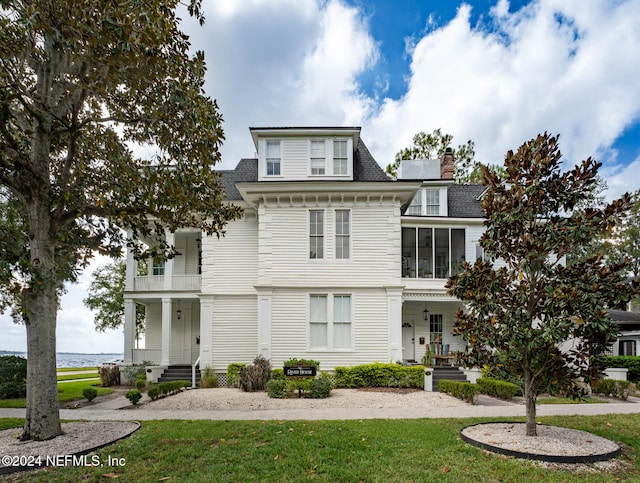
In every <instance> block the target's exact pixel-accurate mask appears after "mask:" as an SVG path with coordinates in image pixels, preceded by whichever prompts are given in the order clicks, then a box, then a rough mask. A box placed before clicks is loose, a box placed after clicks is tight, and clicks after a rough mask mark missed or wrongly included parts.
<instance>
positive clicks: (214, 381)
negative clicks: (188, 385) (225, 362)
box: [200, 367, 218, 389]
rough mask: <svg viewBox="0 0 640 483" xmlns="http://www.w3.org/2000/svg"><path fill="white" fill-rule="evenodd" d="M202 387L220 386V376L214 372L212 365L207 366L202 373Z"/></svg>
mask: <svg viewBox="0 0 640 483" xmlns="http://www.w3.org/2000/svg"><path fill="white" fill-rule="evenodd" d="M200 387H202V388H205V389H207V388H211V387H218V376H216V375H215V374H214V372H213V369H211V368H210V367H205V369H204V371H203V372H202V375H201V376H200Z"/></svg>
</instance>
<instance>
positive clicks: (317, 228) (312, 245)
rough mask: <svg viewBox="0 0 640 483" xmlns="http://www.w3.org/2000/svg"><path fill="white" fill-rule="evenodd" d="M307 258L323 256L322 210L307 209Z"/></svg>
mask: <svg viewBox="0 0 640 483" xmlns="http://www.w3.org/2000/svg"><path fill="white" fill-rule="evenodd" d="M309 258H317V259H319V258H324V210H310V211H309Z"/></svg>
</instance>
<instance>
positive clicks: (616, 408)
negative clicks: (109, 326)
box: [0, 396, 640, 421]
mask: <svg viewBox="0 0 640 483" xmlns="http://www.w3.org/2000/svg"><path fill="white" fill-rule="evenodd" d="M145 397H146V396H145ZM142 401H144V399H143V400H142ZM125 408H126V409H125ZM638 413H640V399H638V398H629V401H628V402H620V403H608V404H543V405H540V406H538V410H537V415H538V416H573V415H584V416H595V415H601V414H638ZM24 416H25V409H24V408H15V409H14V408H6V409H0V418H9V417H11V418H24ZM524 416H525V407H524V405H522V404H514V403H510V402H505V401H500V400H497V399H493V398H490V397H487V396H481V397H480V399H479V401H478V404H477V405H471V404H469V405H467V406H455V407H453V406H452V407H415V408H366V410H363V409H360V408H356V409H336V408H331V409H293V410H292V409H287V410H230V411H217V410H216V411H214V410H179V409H171V410H167V409H162V410H159V409H147V408H146V407H145V406H144V405H142V406H136V407H134V406H131V405H130V403H129V401H128V400H126V399H125V398H124V397H123V398H116V399H112V400H110V401H105V402H103V403H98V404H94V405H90V406H85V407H82V408H78V409H61V410H60V417H61V418H62V419H65V420H87V421H148V420H155V419H180V420H203V419H210V420H282V421H284V420H332V419H333V420H346V419H419V418H475V417H484V418H498V417H524Z"/></svg>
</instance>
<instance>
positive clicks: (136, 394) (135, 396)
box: [125, 389, 142, 406]
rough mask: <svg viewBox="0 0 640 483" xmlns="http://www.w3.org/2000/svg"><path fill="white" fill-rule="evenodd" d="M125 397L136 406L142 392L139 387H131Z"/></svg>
mask: <svg viewBox="0 0 640 483" xmlns="http://www.w3.org/2000/svg"><path fill="white" fill-rule="evenodd" d="M125 397H126V398H127V399H128V400H129V401H131V404H133V405H134V406H135V405H136V404H138V401H140V398H141V397H142V394H140V391H138V390H137V389H131V390H130V391H127V393H126V394H125Z"/></svg>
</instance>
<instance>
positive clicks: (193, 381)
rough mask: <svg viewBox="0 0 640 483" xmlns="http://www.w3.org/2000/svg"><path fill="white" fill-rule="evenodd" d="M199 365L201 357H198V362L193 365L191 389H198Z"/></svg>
mask: <svg viewBox="0 0 640 483" xmlns="http://www.w3.org/2000/svg"><path fill="white" fill-rule="evenodd" d="M199 363H200V357H198V358H197V359H196V361H195V362H194V363H193V366H191V389H195V387H196V366H197V365H198V364H199Z"/></svg>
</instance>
